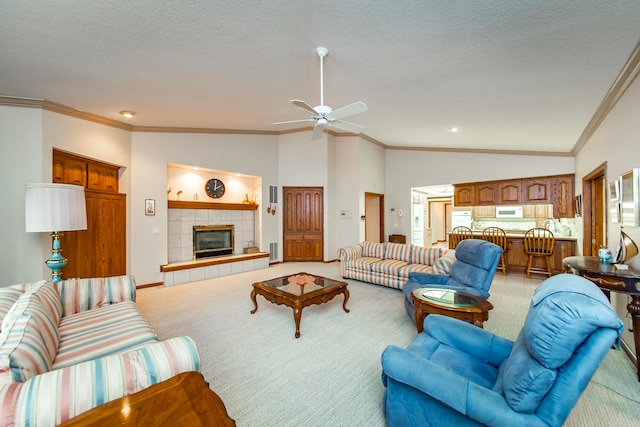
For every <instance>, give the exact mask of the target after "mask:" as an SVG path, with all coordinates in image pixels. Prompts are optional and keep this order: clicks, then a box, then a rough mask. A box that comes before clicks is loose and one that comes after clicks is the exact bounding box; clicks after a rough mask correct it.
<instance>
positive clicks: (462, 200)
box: [453, 184, 475, 206]
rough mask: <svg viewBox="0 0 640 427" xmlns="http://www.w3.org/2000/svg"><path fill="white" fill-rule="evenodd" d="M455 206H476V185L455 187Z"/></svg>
mask: <svg viewBox="0 0 640 427" xmlns="http://www.w3.org/2000/svg"><path fill="white" fill-rule="evenodd" d="M453 205H454V206H473V205H475V185H473V184H469V185H454V186H453Z"/></svg>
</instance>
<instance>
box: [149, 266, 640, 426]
mask: <svg viewBox="0 0 640 427" xmlns="http://www.w3.org/2000/svg"><path fill="white" fill-rule="evenodd" d="M297 272H307V273H310V274H317V275H321V276H326V277H333V278H340V265H339V264H338V263H331V264H322V263H285V264H278V265H275V266H272V267H269V268H268V269H264V270H258V271H253V272H249V273H243V274H237V275H233V276H228V277H222V278H217V279H212V280H206V281H202V282H196V283H190V284H185V285H180V286H174V287H168V288H160V287H157V288H146V289H140V290H138V304H139V306H140V308H141V310H142V311H143V313H144V314H145V316H146V318H147V319H148V320H149V322H150V323H151V325H152V326H153V327H154V329H155V330H156V332H157V333H158V336H159V337H160V339H167V338H170V337H175V336H180V335H189V336H191V337H192V338H193V339H194V340H195V341H196V343H197V344H198V349H199V351H200V356H201V358H202V373H203V375H204V377H205V379H206V380H207V381H208V382H209V383H210V386H211V388H212V389H213V390H214V391H215V392H216V393H217V394H218V395H219V396H220V397H221V398H222V400H223V401H224V402H225V406H226V408H227V411H228V412H229V415H230V416H231V417H232V418H234V419H235V420H236V423H237V425H238V426H240V427H242V426H384V425H385V421H384V416H383V414H382V404H381V399H382V393H383V391H384V388H383V386H382V383H381V381H380V373H381V365H380V355H381V354H382V351H383V350H384V348H385V347H386V346H387V345H390V344H394V345H398V346H401V347H405V346H406V345H408V344H409V343H410V342H411V341H412V340H413V339H414V338H415V334H416V331H415V326H414V324H413V323H412V321H411V320H410V318H409V317H408V316H407V314H406V312H405V309H404V306H403V299H402V298H403V294H402V293H401V292H400V291H398V290H395V289H389V288H385V287H382V286H376V285H371V284H366V283H363V282H358V281H354V280H348V282H349V292H350V293H351V297H350V299H349V301H348V303H347V308H349V309H350V311H351V312H350V313H345V312H344V311H343V309H342V301H343V297H342V295H339V296H337V297H336V298H334V299H333V300H332V301H330V302H329V303H327V304H322V305H318V306H311V307H307V308H305V309H304V310H303V311H302V322H301V327H300V331H301V337H300V338H299V339H295V338H294V332H295V325H294V321H293V314H292V310H291V308H289V307H286V306H283V305H274V304H271V303H269V302H267V301H266V300H265V299H264V298H263V297H261V296H258V297H257V300H258V311H257V312H256V313H255V314H250V313H249V312H250V311H251V310H252V309H253V303H252V302H251V299H250V297H249V294H250V293H251V284H252V283H254V282H256V281H259V280H264V279H269V278H274V277H279V276H284V275H289V274H293V273H297ZM541 281H542V280H541V279H533V278H532V279H525V278H524V276H522V275H518V274H512V273H510V274H509V275H508V276H507V278H505V277H504V276H502V275H501V274H500V273H498V274H497V275H496V278H495V279H494V283H493V285H492V288H491V298H490V301H491V302H492V304H493V305H494V309H493V310H492V311H491V312H490V315H489V321H488V322H486V323H485V328H486V329H488V330H490V331H492V332H495V333H497V334H499V335H501V336H504V337H506V338H509V339H515V337H516V336H517V334H518V331H519V330H520V328H521V326H522V323H523V321H524V317H525V315H526V312H527V309H528V306H529V302H530V300H531V295H532V294H533V290H534V289H535V288H536V286H537V285H539V283H540V282H541ZM639 402H640V385H639V383H638V382H637V381H635V372H634V367H633V365H632V364H631V362H630V361H629V359H628V358H627V356H626V355H625V354H624V352H622V351H618V350H611V351H610V352H609V354H608V355H607V357H606V359H605V361H604V362H603V364H602V366H601V367H600V369H599V370H598V372H597V373H596V375H595V376H594V378H593V379H592V381H591V383H590V384H589V386H588V388H587V390H586V391H585V393H584V394H583V396H582V398H581V399H580V401H579V402H578V404H577V405H576V407H575V408H574V411H573V412H572V413H571V415H570V417H569V419H568V420H567V423H566V425H568V426H605V425H612V426H617V427H622V426H632V425H633V426H635V425H638V424H639V423H640V403H639Z"/></svg>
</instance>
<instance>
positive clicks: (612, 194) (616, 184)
mask: <svg viewBox="0 0 640 427" xmlns="http://www.w3.org/2000/svg"><path fill="white" fill-rule="evenodd" d="M619 200H620V181H618V180H617V179H616V180H613V181H611V182H610V183H609V201H610V202H617V201H619Z"/></svg>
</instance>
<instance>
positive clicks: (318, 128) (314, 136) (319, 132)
mask: <svg viewBox="0 0 640 427" xmlns="http://www.w3.org/2000/svg"><path fill="white" fill-rule="evenodd" d="M324 126H325V125H323V124H319V123H318V124H316V126H315V127H314V128H313V133H312V134H311V140H312V141H315V140H317V139H320V137H321V136H322V132H323V131H324Z"/></svg>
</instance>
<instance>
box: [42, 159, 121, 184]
mask: <svg viewBox="0 0 640 427" xmlns="http://www.w3.org/2000/svg"><path fill="white" fill-rule="evenodd" d="M119 173H120V167H119V166H114V165H110V164H108V163H103V162H99V161H96V160H91V159H87V158H84V157H80V156H76V155H73V154H69V153H65V152H63V151H59V150H53V176H52V182H54V183H58V184H73V185H79V186H81V187H85V188H88V189H90V190H101V191H108V192H110V193H117V192H118V191H119V188H118V179H119Z"/></svg>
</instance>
